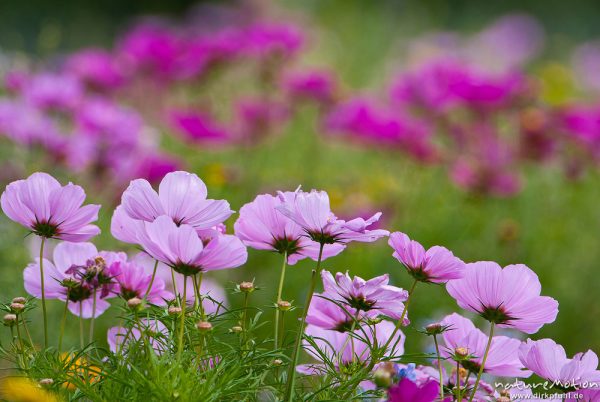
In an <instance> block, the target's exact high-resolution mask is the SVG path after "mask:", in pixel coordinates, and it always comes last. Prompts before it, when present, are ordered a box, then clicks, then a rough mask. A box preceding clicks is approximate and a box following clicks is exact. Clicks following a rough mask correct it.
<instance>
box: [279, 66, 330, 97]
mask: <svg viewBox="0 0 600 402" xmlns="http://www.w3.org/2000/svg"><path fill="white" fill-rule="evenodd" d="M336 84H337V83H336V81H335V79H334V77H333V75H332V74H331V73H330V72H329V71H319V70H311V71H306V72H297V73H294V74H290V75H288V76H287V77H285V81H284V82H283V87H284V88H285V90H286V91H287V92H288V94H289V96H290V98H292V99H293V100H303V99H308V100H313V101H315V102H318V103H320V104H323V105H329V104H331V103H332V102H333V101H334V99H335V92H336V90H337V88H336V86H337V85H336Z"/></svg>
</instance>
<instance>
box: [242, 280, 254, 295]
mask: <svg viewBox="0 0 600 402" xmlns="http://www.w3.org/2000/svg"><path fill="white" fill-rule="evenodd" d="M240 292H245V293H250V292H254V283H252V282H242V283H240Z"/></svg>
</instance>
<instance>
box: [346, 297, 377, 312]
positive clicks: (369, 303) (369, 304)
mask: <svg viewBox="0 0 600 402" xmlns="http://www.w3.org/2000/svg"><path fill="white" fill-rule="evenodd" d="M346 301H347V302H348V304H349V305H350V307H352V308H353V309H356V310H362V311H369V310H372V309H373V306H374V305H375V304H376V303H377V301H375V300H367V299H365V298H364V297H362V296H361V297H349V298H346Z"/></svg>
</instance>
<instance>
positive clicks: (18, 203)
mask: <svg viewBox="0 0 600 402" xmlns="http://www.w3.org/2000/svg"><path fill="white" fill-rule="evenodd" d="M84 200H85V192H84V191H83V189H82V188H81V187H79V186H77V185H75V184H72V183H69V184H67V185H66V186H61V185H60V183H59V182H58V181H57V180H56V179H55V178H54V177H52V176H50V175H49V174H47V173H40V172H38V173H34V174H32V175H31V176H29V177H28V178H27V179H25V180H17V181H14V182H12V183H10V184H9V185H8V186H6V190H5V191H4V192H3V193H2V197H1V198H0V203H1V205H2V210H3V211H4V213H5V214H6V215H8V217H9V218H10V219H12V220H13V221H15V222H18V223H20V224H21V225H23V226H25V227H26V228H28V229H30V230H31V231H32V232H33V233H35V234H37V235H38V236H42V237H46V238H56V239H61V240H67V241H70V242H82V241H87V240H89V239H90V238H92V237H94V236H96V235H97V234H99V233H100V229H99V228H98V227H97V226H96V225H92V224H91V223H92V222H95V221H96V220H97V219H98V210H99V209H100V205H91V204H90V205H85V206H82V204H83V201H84Z"/></svg>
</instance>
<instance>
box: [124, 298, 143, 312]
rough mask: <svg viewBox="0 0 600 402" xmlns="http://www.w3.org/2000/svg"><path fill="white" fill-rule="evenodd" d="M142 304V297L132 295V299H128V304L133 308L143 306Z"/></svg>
mask: <svg viewBox="0 0 600 402" xmlns="http://www.w3.org/2000/svg"><path fill="white" fill-rule="evenodd" d="M141 304H142V299H140V298H139V297H132V298H131V299H129V300H127V306H128V307H129V308H132V309H135V308H138V307H139V306H141Z"/></svg>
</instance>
